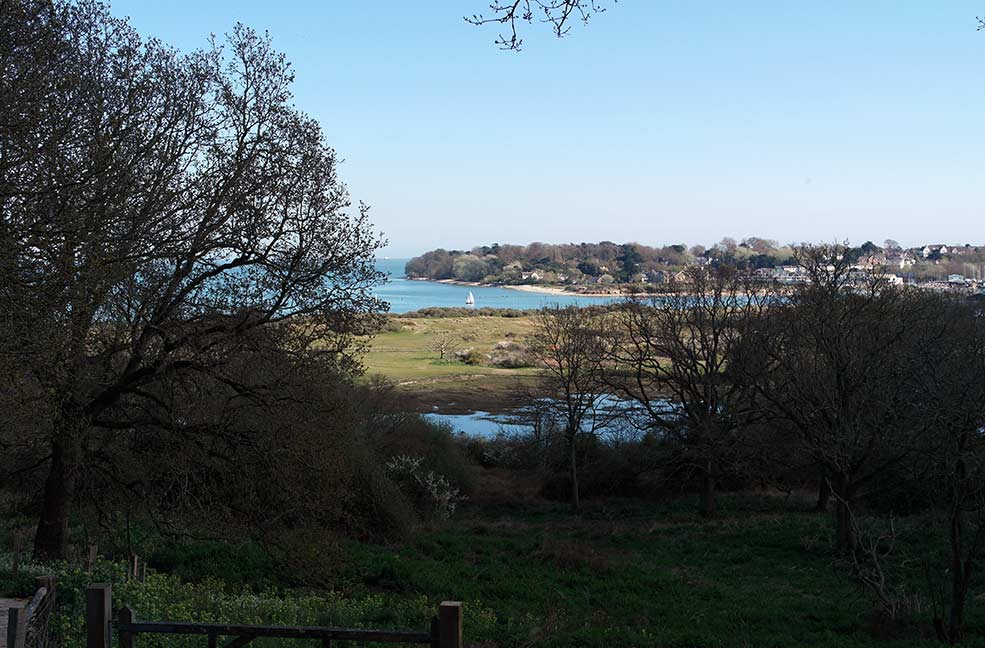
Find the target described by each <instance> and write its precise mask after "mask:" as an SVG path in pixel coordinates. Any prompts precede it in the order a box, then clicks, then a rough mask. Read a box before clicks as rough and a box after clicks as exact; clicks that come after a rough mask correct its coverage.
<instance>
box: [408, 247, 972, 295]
mask: <svg viewBox="0 0 985 648" xmlns="http://www.w3.org/2000/svg"><path fill="white" fill-rule="evenodd" d="M805 245H806V244H793V243H791V244H787V245H780V244H779V243H777V241H774V240H772V239H766V238H761V237H756V236H750V237H747V238H745V239H742V240H741V241H737V240H735V239H733V238H730V237H725V238H723V239H722V240H721V241H719V242H718V243H716V244H715V245H713V246H712V247H710V248H708V247H705V246H703V245H694V246H692V247H690V248H688V247H686V246H684V245H666V246H662V247H653V246H648V245H642V244H640V243H622V244H617V243H613V242H611V241H602V242H600V243H578V244H575V243H566V244H548V243H531V244H529V245H500V244H498V243H496V244H493V245H483V246H477V247H474V248H472V249H471V250H467V251H465V250H445V249H441V248H439V249H436V250H431V251H429V252H426V253H424V254H422V255H420V256H417V257H414V258H413V259H411V260H410V261H408V262H407V264H406V267H405V272H406V274H407V276H408V277H411V278H415V279H431V280H447V279H454V280H458V281H471V282H486V283H504V284H525V283H545V284H560V285H570V286H578V285H592V284H600V285H606V284H617V285H634V286H637V287H640V286H647V285H652V286H658V285H662V284H666V283H669V275H671V274H673V273H677V272H679V271H680V270H682V269H684V268H686V267H688V266H691V265H699V266H712V267H718V266H731V267H733V268H735V269H736V270H739V271H754V270H763V271H768V270H771V269H777V268H780V267H781V266H786V267H791V266H796V265H797V264H798V262H797V258H796V257H797V253H798V250H800V249H801V248H803V247H805ZM806 247H810V246H809V245H806ZM942 249H946V250H947V252H942V251H941V250H942ZM845 251H846V255H847V257H848V258H849V259H851V260H852V262H853V263H854V264H855V265H857V266H858V267H861V268H865V269H867V270H877V271H879V270H882V271H886V272H889V273H894V274H902V275H906V276H909V277H910V278H912V279H914V280H931V279H934V280H947V279H948V278H949V277H952V276H954V275H961V276H962V277H968V278H973V279H980V278H983V277H985V247H976V246H972V245H960V246H951V247H947V246H944V247H943V248H942V246H939V245H938V246H927V247H926V248H925V247H919V248H914V249H910V250H904V249H902V248H901V247H900V246H899V244H898V243H896V242H895V241H893V240H891V239H887V241H886V242H885V244H884V247H879V246H878V245H876V244H875V243H872V242H871V241H866V242H864V243H863V244H861V245H859V246H856V247H849V246H845ZM644 289H645V288H644Z"/></svg>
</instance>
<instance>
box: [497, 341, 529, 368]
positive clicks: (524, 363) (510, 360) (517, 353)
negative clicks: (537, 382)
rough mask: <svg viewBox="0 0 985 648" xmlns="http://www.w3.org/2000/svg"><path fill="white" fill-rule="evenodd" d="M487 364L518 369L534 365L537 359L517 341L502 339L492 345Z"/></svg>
mask: <svg viewBox="0 0 985 648" xmlns="http://www.w3.org/2000/svg"><path fill="white" fill-rule="evenodd" d="M489 364H491V365H493V366H494V367H504V368H506V369H518V368H520V367H533V366H536V364H537V359H536V357H535V356H534V355H533V354H532V353H530V352H529V351H527V350H526V349H525V348H524V347H523V346H522V345H520V344H518V343H517V342H513V341H511V340H503V341H501V342H498V343H496V346H495V347H493V350H492V353H490V354H489Z"/></svg>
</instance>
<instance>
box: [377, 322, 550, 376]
mask: <svg viewBox="0 0 985 648" xmlns="http://www.w3.org/2000/svg"><path fill="white" fill-rule="evenodd" d="M392 321H393V322H397V323H401V324H403V325H404V326H403V329H402V330H400V331H397V332H392V331H386V332H383V333H380V334H378V335H377V336H376V337H375V338H374V339H373V341H372V346H371V348H370V351H369V353H368V354H367V355H366V357H365V360H364V361H365V364H366V370H367V373H368V374H383V375H385V376H387V377H388V378H390V379H391V380H393V381H394V382H397V383H403V382H409V381H415V380H422V379H429V378H447V377H454V376H461V375H470V376H476V375H479V376H481V375H494V376H497V375H498V376H504V375H516V374H522V373H529V372H530V370H529V369H519V370H518V369H498V368H495V367H489V366H485V365H467V364H464V363H462V362H458V361H456V360H454V359H449V358H446V359H445V360H441V359H440V358H439V354H438V352H437V351H435V350H434V349H433V345H434V342H435V340H436V339H437V338H438V337H439V336H440V335H442V334H447V335H449V336H451V337H452V338H453V340H454V349H466V348H470V347H473V348H475V349H477V350H479V351H482V352H486V351H489V350H491V349H492V347H493V346H495V344H496V343H497V342H500V341H503V340H510V339H512V340H516V341H522V340H523V338H524V337H525V336H526V335H528V334H529V333H530V332H531V330H532V329H533V322H532V320H531V319H530V318H527V317H523V318H505V317H447V318H394V319H393V320H392ZM471 336H474V338H473V337H471Z"/></svg>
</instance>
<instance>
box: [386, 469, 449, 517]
mask: <svg viewBox="0 0 985 648" xmlns="http://www.w3.org/2000/svg"><path fill="white" fill-rule="evenodd" d="M386 474H387V476H388V477H389V478H390V479H391V480H393V481H394V483H396V484H397V485H398V487H399V488H400V489H401V491H402V492H403V493H404V494H405V495H406V496H407V497H408V498H409V499H410V500H411V502H413V504H414V508H415V510H416V511H417V513H418V514H419V515H420V516H421V517H422V518H424V519H425V520H447V519H448V518H450V517H451V516H452V515H453V514H454V513H455V509H456V508H457V507H458V505H459V504H460V503H462V502H463V501H465V496H464V495H462V494H461V493H460V492H459V490H458V489H457V488H455V487H453V486H452V485H451V484H450V483H449V482H448V480H447V479H446V478H445V477H444V475H439V474H437V473H435V472H434V471H433V470H427V469H426V468H425V467H424V460H423V458H421V457H410V456H407V455H400V456H397V457H394V458H393V459H391V460H390V461H388V462H387V464H386Z"/></svg>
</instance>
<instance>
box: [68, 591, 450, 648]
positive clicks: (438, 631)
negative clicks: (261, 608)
mask: <svg viewBox="0 0 985 648" xmlns="http://www.w3.org/2000/svg"><path fill="white" fill-rule="evenodd" d="M114 627H115V628H116V632H117V633H118V634H119V636H120V648H134V646H135V645H136V639H137V637H138V636H139V635H141V634H168V635H198V636H201V637H203V638H205V639H206V640H207V641H208V644H207V645H208V646H209V648H218V647H219V639H220V638H221V637H225V638H226V643H224V644H222V648H241V647H242V646H245V645H247V644H248V643H250V642H251V641H253V640H254V639H259V638H261V637H273V638H280V639H316V640H319V641H321V644H322V646H323V647H324V648H330V647H331V645H332V642H333V641H360V642H368V643H383V644H417V645H423V646H431V647H432V648H463V645H464V644H463V643H462V604H461V603H458V602H453V601H446V602H444V603H442V604H441V605H440V606H439V607H438V614H437V616H435V617H434V618H432V619H431V623H430V626H429V628H428V629H427V630H426V631H422V632H412V631H411V632H407V631H395V630H367V629H364V628H324V627H315V626H261V625H236V624H225V623H172V622H169V621H138V620H137V615H136V613H135V612H134V611H133V610H132V609H130V608H129V607H124V608H122V609H121V610H120V614H119V617H118V619H117V620H116V621H115V622H114V621H113V588H112V586H111V585H106V584H95V585H90V586H89V588H88V589H87V590H86V648H110V646H111V644H112V641H111V637H112V631H113V628H114Z"/></svg>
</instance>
